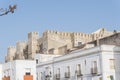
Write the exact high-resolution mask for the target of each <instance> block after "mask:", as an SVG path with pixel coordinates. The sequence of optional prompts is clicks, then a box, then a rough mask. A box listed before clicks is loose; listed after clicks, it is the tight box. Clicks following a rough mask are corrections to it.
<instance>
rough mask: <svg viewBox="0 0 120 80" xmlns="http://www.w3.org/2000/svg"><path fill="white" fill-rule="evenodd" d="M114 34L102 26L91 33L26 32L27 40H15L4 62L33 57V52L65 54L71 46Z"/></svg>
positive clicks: (77, 45)
mask: <svg viewBox="0 0 120 80" xmlns="http://www.w3.org/2000/svg"><path fill="white" fill-rule="evenodd" d="M112 34H114V32H112V31H107V30H106V29H104V28H102V29H99V30H97V31H96V32H93V33H91V34H86V33H81V32H59V31H51V30H47V31H45V32H43V35H42V36H41V37H40V36H39V33H38V32H30V33H28V41H26V42H24V41H23V42H21V41H19V42H17V43H16V46H10V47H8V50H7V56H6V57H5V62H9V61H12V60H16V59H20V60H24V59H34V57H35V54H38V53H39V54H58V55H64V54H67V53H68V52H69V51H70V50H72V49H73V48H76V47H79V46H81V45H83V44H86V43H89V42H93V41H95V40H98V39H102V38H104V37H107V36H110V35H112Z"/></svg>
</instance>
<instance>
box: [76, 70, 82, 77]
mask: <svg viewBox="0 0 120 80" xmlns="http://www.w3.org/2000/svg"><path fill="white" fill-rule="evenodd" d="M75 73H76V75H77V76H78V77H79V76H83V74H82V73H81V70H76V71H75Z"/></svg>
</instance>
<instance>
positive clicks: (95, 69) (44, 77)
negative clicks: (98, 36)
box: [36, 45, 120, 80]
mask: <svg viewBox="0 0 120 80" xmlns="http://www.w3.org/2000/svg"><path fill="white" fill-rule="evenodd" d="M119 61H120V46H115V45H101V46H97V47H93V48H88V49H82V50H76V51H73V52H71V53H69V54H67V55H63V56H59V57H55V58H53V59H52V60H49V61H44V62H40V63H38V65H37V72H36V73H37V80H120V76H119V75H120V62H119Z"/></svg>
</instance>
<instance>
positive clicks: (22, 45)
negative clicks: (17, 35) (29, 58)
mask: <svg viewBox="0 0 120 80" xmlns="http://www.w3.org/2000/svg"><path fill="white" fill-rule="evenodd" d="M26 46H27V42H17V44H16V58H17V59H24V49H26Z"/></svg>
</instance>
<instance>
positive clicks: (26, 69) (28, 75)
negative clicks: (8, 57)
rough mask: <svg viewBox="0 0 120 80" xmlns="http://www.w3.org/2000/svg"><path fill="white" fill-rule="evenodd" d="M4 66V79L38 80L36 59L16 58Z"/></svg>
mask: <svg viewBox="0 0 120 80" xmlns="http://www.w3.org/2000/svg"><path fill="white" fill-rule="evenodd" d="M2 66H3V68H2V72H3V73H2V80H36V62H35V61H32V60H15V61H11V62H7V63H5V64H3V65H2Z"/></svg>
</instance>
